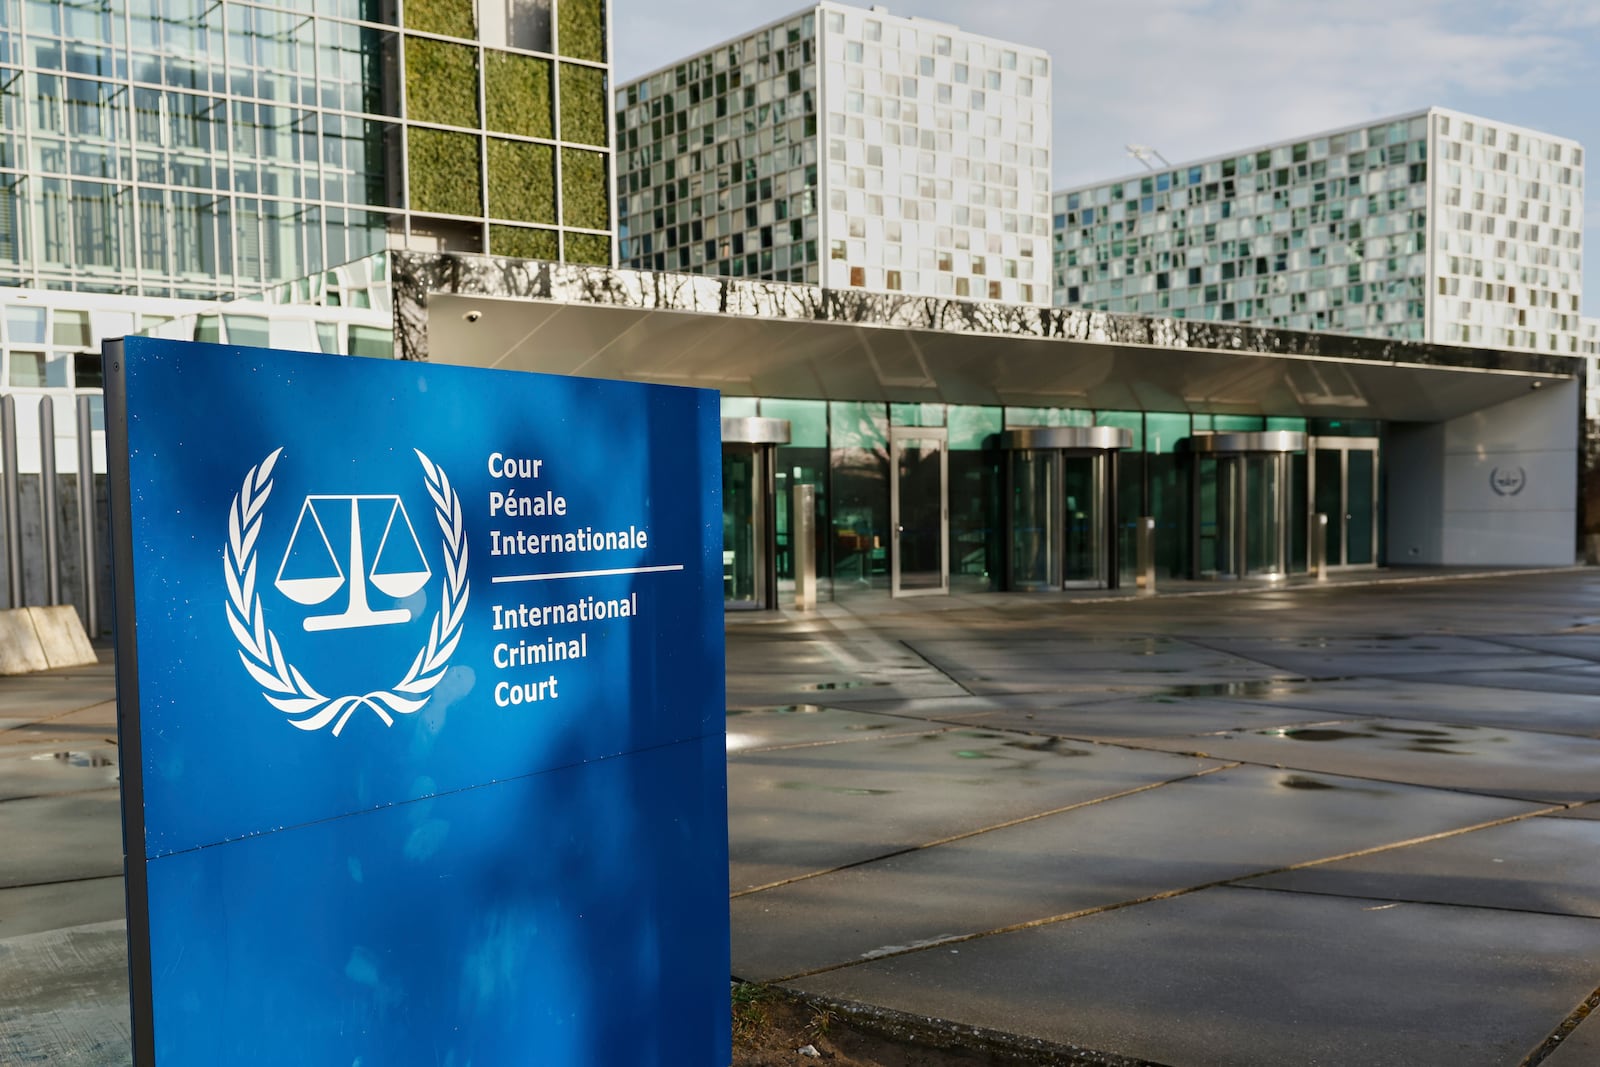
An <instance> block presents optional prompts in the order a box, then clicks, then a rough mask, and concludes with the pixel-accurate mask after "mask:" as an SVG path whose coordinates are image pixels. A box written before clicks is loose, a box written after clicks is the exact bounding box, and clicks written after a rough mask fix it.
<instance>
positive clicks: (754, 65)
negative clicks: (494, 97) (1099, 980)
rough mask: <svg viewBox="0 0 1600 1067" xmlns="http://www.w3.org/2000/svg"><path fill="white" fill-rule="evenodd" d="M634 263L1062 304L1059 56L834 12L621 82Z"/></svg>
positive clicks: (906, 21)
mask: <svg viewBox="0 0 1600 1067" xmlns="http://www.w3.org/2000/svg"><path fill="white" fill-rule="evenodd" d="M616 105H617V124H616V129H617V138H618V141H617V146H616V147H617V168H618V174H617V193H618V211H617V214H618V222H619V227H620V232H619V241H620V244H619V259H620V261H621V262H622V263H623V264H625V265H630V266H635V267H639V268H644V269H652V270H665V271H689V272H694V273H705V274H720V275H727V276H734V277H745V278H760V279H770V280H776V281H792V282H807V283H811V284H820V285H823V286H825V287H828V288H832V289H847V288H858V289H863V288H864V289H868V290H874V291H881V292H901V293H906V294H908V295H914V296H940V297H954V298H958V299H959V298H967V299H984V300H1004V301H1008V302H1013V303H1023V304H1037V305H1046V304H1048V303H1049V302H1050V247H1049V241H1050V236H1049V230H1050V193H1049V188H1050V185H1049V182H1050V58H1049V57H1048V56H1047V55H1046V54H1045V53H1044V52H1042V51H1040V50H1039V49H1036V48H1030V47H1027V46H1025V45H1019V44H1014V43H1009V42H1004V41H997V40H993V39H991V38H987V37H980V36H978V35H976V34H971V33H966V32H963V31H962V30H960V29H957V28H956V27H954V26H950V25H946V24H944V23H938V22H930V21H927V20H924V19H917V18H900V17H896V16H893V15H890V14H889V13H888V12H886V11H885V10H884V9H883V8H879V7H875V8H872V9H871V10H864V9H861V8H855V7H848V6H845V5H842V4H835V3H830V2H823V3H820V4H817V5H815V6H813V7H808V8H805V9H803V10H800V11H797V12H796V13H795V14H793V15H791V16H789V17H788V18H785V19H780V20H779V21H777V22H774V23H772V24H770V25H768V26H764V27H762V28H761V29H759V30H756V31H755V32H753V33H750V34H747V35H744V36H742V37H739V38H736V39H734V40H731V41H727V42H724V43H722V44H719V45H717V46H715V47H712V48H708V49H706V50H705V51H703V52H700V53H697V54H695V55H693V56H689V57H686V58H684V59H682V60H679V61H677V62H676V63H673V64H671V65H669V66H666V67H663V68H661V69H660V70H657V71H655V72H654V73H652V74H649V75H647V76H645V77H643V78H640V79H638V80H637V81H634V82H630V83H628V84H626V85H623V86H621V87H620V88H619V89H618V90H617V93H616Z"/></svg>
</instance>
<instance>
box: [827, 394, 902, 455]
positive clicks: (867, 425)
mask: <svg viewBox="0 0 1600 1067" xmlns="http://www.w3.org/2000/svg"><path fill="white" fill-rule="evenodd" d="M888 414H889V413H888V411H887V410H886V409H885V407H884V405H882V404H873V403H860V402H857V401H854V400H834V401H830V402H829V404H828V447H830V448H834V449H840V448H865V449H872V448H886V447H887V446H888V444H889V425H888V421H889V420H888Z"/></svg>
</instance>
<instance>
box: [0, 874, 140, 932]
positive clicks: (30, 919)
mask: <svg viewBox="0 0 1600 1067" xmlns="http://www.w3.org/2000/svg"><path fill="white" fill-rule="evenodd" d="M125 918H127V897H126V893H125V891H124V888H123V884H122V876H121V875H120V874H118V875H108V876H106V877H104V878H85V879H83V880H81V881H76V882H52V883H50V884H49V885H31V886H21V887H18V888H15V889H0V938H7V937H17V936H19V935H22V934H37V933H43V932H45V931H47V930H57V929H61V928H63V927H67V926H79V925H82V924H84V923H96V922H110V921H113V920H117V919H125Z"/></svg>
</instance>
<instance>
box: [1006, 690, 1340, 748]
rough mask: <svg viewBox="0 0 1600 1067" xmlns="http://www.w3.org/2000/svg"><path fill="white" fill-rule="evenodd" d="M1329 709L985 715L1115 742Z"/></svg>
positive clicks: (1103, 709) (1114, 706) (1125, 703)
mask: <svg viewBox="0 0 1600 1067" xmlns="http://www.w3.org/2000/svg"><path fill="white" fill-rule="evenodd" d="M1325 717H1326V716H1325V713H1319V712H1316V711H1310V710H1300V709H1297V708H1279V707H1274V706H1272V705H1271V704H1242V703H1241V704H1230V703H1226V702H1224V701H1195V700H1169V701H1164V702H1158V701H1153V700H1139V699H1136V700H1116V701H1109V702H1106V703H1102V704H1080V705H1075V706H1072V707H1066V708H1035V709H1032V710H1028V709H1023V708H1015V709H1006V710H1004V711H994V712H990V713H988V714H987V715H986V716H984V719H983V724H984V725H985V726H987V727H989V728H992V729H996V730H1022V731H1026V732H1028V733H1038V734H1049V735H1052V736H1057V737H1076V738H1090V739H1094V740H1100V741H1115V740H1118V739H1123V738H1147V737H1185V736H1195V735H1204V734H1213V733H1221V732H1225V731H1229V730H1259V729H1262V728H1264V727H1269V726H1289V725H1295V724H1305V723H1313V722H1321V721H1322V720H1323V719H1324V718H1325Z"/></svg>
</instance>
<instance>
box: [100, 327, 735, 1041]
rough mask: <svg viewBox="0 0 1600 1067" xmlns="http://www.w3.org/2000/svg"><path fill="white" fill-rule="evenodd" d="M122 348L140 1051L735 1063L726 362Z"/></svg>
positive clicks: (118, 441)
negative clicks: (635, 365) (660, 382)
mask: <svg viewBox="0 0 1600 1067" xmlns="http://www.w3.org/2000/svg"><path fill="white" fill-rule="evenodd" d="M106 370H107V375H106V377H107V420H108V421H107V430H108V443H109V449H110V452H111V460H112V484H113V493H114V494H115V497H114V500H113V522H114V529H115V534H116V537H115V542H116V543H115V548H114V564H115V572H116V581H117V594H118V595H117V612H118V618H117V624H118V625H117V661H118V662H117V670H118V701H119V713H120V715H121V727H120V732H121V744H122V759H123V764H122V773H123V808H124V823H125V826H124V830H125V845H126V852H127V870H128V893H129V914H128V931H129V941H130V963H131V966H130V969H131V972H132V979H133V982H132V984H133V991H134V993H133V996H134V1038H135V1055H136V1061H137V1062H139V1063H141V1064H149V1063H159V1064H161V1065H162V1067H173V1065H179V1064H205V1065H208V1067H210V1065H215V1064H222V1063H225V1064H230V1065H243V1064H274V1065H278V1064H284V1063H310V1064H323V1063H326V1064H339V1065H341V1067H347V1065H351V1064H359V1065H363V1067H380V1065H389V1064H409V1063H428V1064H453V1065H456V1067H468V1065H474V1064H476V1065H487V1064H508V1063H538V1064H542V1065H557V1064H573V1065H580V1064H581V1065H585V1067H589V1065H604V1064H625V1065H638V1064H650V1063H674V1064H677V1063H695V1064H725V1063H727V1062H728V1061H729V1059H730V1049H729V1032H728V1027H729V1017H728V999H727V990H728V986H727V983H728V880H727V810H726V773H725V755H724V742H723V714H724V711H723V703H724V700H723V636H722V635H723V628H722V587H721V581H722V566H721V559H722V556H721V548H722V546H721V512H720V506H719V502H718V497H717V493H718V489H719V486H720V481H719V478H720V465H721V448H720V443H719V433H718V427H719V422H718V405H717V398H716V394H714V393H709V392H706V391H702V390H690V389H675V388H668V387H662V386H646V385H635V384H630V383H622V382H605V381H594V380H588V379H581V378H563V377H549V376H544V375H533V374H514V373H505V372H496V371H483V370H473V369H466V368H458V367H440V366H431V365H424V364H416V363H401V362H391V361H385V360H367V359H358V358H347V357H333V356H323V355H311V354H304V353H293V352H276V351H265V350H260V349H244V348H230V347H224V346H219V345H203V344H188V343H180V342H170V341H157V340H150V339H143V338H129V339H127V340H126V341H125V342H123V343H122V344H121V345H120V346H119V345H115V344H113V345H111V346H108V351H107V354H106Z"/></svg>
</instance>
